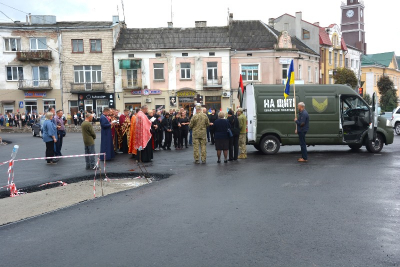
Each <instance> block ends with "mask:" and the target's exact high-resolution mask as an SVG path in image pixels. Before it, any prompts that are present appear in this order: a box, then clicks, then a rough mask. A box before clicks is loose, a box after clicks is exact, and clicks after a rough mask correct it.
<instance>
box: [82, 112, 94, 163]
mask: <svg viewBox="0 0 400 267" xmlns="http://www.w3.org/2000/svg"><path fill="white" fill-rule="evenodd" d="M92 120H93V115H92V114H90V113H86V114H85V121H84V122H83V123H82V125H81V127H82V137H83V143H84V144H85V154H95V153H96V152H95V150H94V139H96V133H95V132H94V130H93V126H92ZM85 161H86V170H95V169H97V168H98V166H97V165H96V162H95V159H94V156H86V157H85Z"/></svg>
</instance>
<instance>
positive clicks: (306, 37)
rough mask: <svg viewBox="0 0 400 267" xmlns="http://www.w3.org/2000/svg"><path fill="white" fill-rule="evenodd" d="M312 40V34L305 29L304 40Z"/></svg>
mask: <svg viewBox="0 0 400 267" xmlns="http://www.w3.org/2000/svg"><path fill="white" fill-rule="evenodd" d="M308 39H310V32H309V31H307V30H305V29H303V40H308Z"/></svg>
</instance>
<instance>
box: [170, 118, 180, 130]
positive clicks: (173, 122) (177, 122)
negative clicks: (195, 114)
mask: <svg viewBox="0 0 400 267" xmlns="http://www.w3.org/2000/svg"><path fill="white" fill-rule="evenodd" d="M180 121H181V119H180V118H179V119H178V118H175V119H173V120H172V129H173V130H174V131H179V130H180V129H181V127H179V126H178V124H179V123H180Z"/></svg>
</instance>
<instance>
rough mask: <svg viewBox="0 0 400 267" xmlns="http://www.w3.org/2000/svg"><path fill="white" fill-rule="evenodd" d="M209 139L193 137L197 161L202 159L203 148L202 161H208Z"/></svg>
mask: <svg viewBox="0 0 400 267" xmlns="http://www.w3.org/2000/svg"><path fill="white" fill-rule="evenodd" d="M206 144H207V139H206V138H193V157H194V160H195V161H199V160H200V151H199V147H200V150H201V161H203V162H204V161H206V158H207V149H206Z"/></svg>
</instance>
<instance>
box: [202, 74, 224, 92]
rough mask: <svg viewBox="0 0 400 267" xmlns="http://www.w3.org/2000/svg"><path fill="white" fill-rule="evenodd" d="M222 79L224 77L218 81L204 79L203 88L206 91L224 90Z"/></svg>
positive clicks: (218, 78) (220, 77)
mask: <svg viewBox="0 0 400 267" xmlns="http://www.w3.org/2000/svg"><path fill="white" fill-rule="evenodd" d="M222 78H223V76H218V77H216V79H208V77H203V88H204V89H220V88H222Z"/></svg>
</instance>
